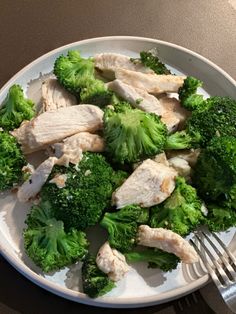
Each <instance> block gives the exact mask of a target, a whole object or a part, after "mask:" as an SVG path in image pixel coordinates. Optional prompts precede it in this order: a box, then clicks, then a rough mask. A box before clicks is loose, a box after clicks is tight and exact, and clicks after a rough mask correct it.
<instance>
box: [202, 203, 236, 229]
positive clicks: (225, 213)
mask: <svg viewBox="0 0 236 314" xmlns="http://www.w3.org/2000/svg"><path fill="white" fill-rule="evenodd" d="M207 209H208V214H207V217H206V224H207V226H208V228H209V230H210V231H213V232H219V231H226V230H227V229H229V228H230V227H233V226H236V212H235V210H232V209H230V208H226V207H225V208H224V207H220V206H218V205H215V204H210V205H209V204H208V205H207Z"/></svg>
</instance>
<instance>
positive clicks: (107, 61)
mask: <svg viewBox="0 0 236 314" xmlns="http://www.w3.org/2000/svg"><path fill="white" fill-rule="evenodd" d="M94 62H95V68H96V69H97V70H98V72H99V73H100V74H101V75H102V76H104V77H106V78H107V79H109V80H114V78H115V74H114V72H115V70H116V69H118V68H119V69H120V68H121V69H127V70H132V71H139V72H143V73H154V71H153V70H151V69H149V68H146V67H145V66H143V65H142V64H141V63H138V64H135V63H133V62H131V61H130V57H128V56H125V55H121V54H118V53H100V54H97V55H95V56H94Z"/></svg>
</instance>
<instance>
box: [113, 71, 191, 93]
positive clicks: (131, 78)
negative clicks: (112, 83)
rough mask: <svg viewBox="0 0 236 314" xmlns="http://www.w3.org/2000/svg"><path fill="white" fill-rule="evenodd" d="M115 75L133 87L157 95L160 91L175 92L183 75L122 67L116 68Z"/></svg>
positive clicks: (182, 80) (181, 82) (180, 84)
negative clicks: (146, 71) (143, 71)
mask: <svg viewBox="0 0 236 314" xmlns="http://www.w3.org/2000/svg"><path fill="white" fill-rule="evenodd" d="M115 77H116V78H117V79H118V80H121V81H122V82H124V83H126V84H128V85H131V86H133V87H135V88H140V89H143V90H145V91H146V92H148V93H151V94H154V95H158V94H161V93H165V92H168V93H177V92H178V89H179V88H180V87H181V86H182V85H183V83H184V79H185V78H186V77H185V76H177V75H171V74H168V75H162V74H161V75H157V74H149V73H141V72H135V71H130V70H124V69H116V70H115Z"/></svg>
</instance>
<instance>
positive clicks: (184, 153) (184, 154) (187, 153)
mask: <svg viewBox="0 0 236 314" xmlns="http://www.w3.org/2000/svg"><path fill="white" fill-rule="evenodd" d="M200 151H201V150H200V148H197V149H190V150H187V149H186V150H170V151H167V157H168V158H169V159H170V158H173V157H179V158H182V159H184V160H186V161H187V162H188V163H189V165H190V166H191V167H193V166H194V165H195V164H196V162H197V159H198V156H199V154H200Z"/></svg>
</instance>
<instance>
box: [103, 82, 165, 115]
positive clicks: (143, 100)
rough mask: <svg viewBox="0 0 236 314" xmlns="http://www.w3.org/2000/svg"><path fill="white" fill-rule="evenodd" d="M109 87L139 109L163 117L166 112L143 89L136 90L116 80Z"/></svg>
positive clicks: (153, 97) (157, 101)
mask: <svg viewBox="0 0 236 314" xmlns="http://www.w3.org/2000/svg"><path fill="white" fill-rule="evenodd" d="M107 87H108V88H109V89H110V90H112V91H114V92H115V93H117V94H118V95H119V96H120V97H122V98H123V99H125V100H127V101H128V102H129V103H131V105H132V106H134V107H136V108H138V109H141V110H143V111H146V112H152V113H155V114H157V115H158V116H161V115H162V114H163V112H164V110H163V108H162V106H161V105H160V102H159V100H158V99H157V98H156V97H155V96H153V95H150V94H148V93H147V92H146V91H145V90H143V89H139V88H134V87H132V86H131V85H127V84H125V83H123V82H122V81H120V80H114V81H112V82H110V83H108V84H107Z"/></svg>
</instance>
